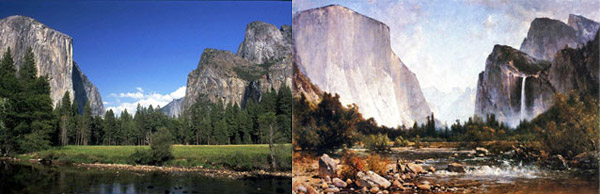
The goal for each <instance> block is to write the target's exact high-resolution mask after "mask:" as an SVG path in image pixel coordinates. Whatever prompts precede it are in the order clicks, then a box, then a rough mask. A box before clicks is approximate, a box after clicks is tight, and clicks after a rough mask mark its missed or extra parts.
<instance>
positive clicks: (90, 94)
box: [72, 62, 105, 115]
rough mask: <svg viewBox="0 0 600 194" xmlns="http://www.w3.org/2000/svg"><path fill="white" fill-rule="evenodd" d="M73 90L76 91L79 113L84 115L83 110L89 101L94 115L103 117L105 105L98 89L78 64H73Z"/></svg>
mask: <svg viewBox="0 0 600 194" xmlns="http://www.w3.org/2000/svg"><path fill="white" fill-rule="evenodd" d="M72 80H73V90H74V91H75V96H74V98H75V102H77V104H78V107H77V108H78V111H79V112H80V113H83V108H84V107H85V103H86V102H87V101H89V102H90V107H91V108H92V115H103V114H104V112H105V110H104V104H103V103H102V97H101V96H100V92H98V88H96V86H95V85H94V84H93V83H92V82H91V81H90V80H89V79H88V78H87V76H85V74H83V72H82V71H81V69H79V66H78V65H77V63H75V62H74V63H73V74H72Z"/></svg>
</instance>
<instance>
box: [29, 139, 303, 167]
mask: <svg viewBox="0 0 600 194" xmlns="http://www.w3.org/2000/svg"><path fill="white" fill-rule="evenodd" d="M136 149H150V148H149V146H63V147H54V148H51V149H49V150H44V151H39V152H35V153H29V154H22V155H19V156H17V158H19V159H50V160H55V161H59V162H64V163H104V164H134V163H133V161H131V158H130V157H129V156H130V155H131V154H133V153H134V152H135V150H136ZM173 155H174V156H175V159H174V160H171V161H169V162H167V163H166V164H165V166H173V167H199V166H202V167H203V168H210V169H232V170H238V171H249V170H270V168H269V146H268V145H264V144H260V145H259V144H251V145H174V146H173ZM276 160H277V164H278V167H279V169H278V170H279V171H286V170H291V169H292V167H291V166H292V146H291V144H285V145H281V146H278V148H277V154H276Z"/></svg>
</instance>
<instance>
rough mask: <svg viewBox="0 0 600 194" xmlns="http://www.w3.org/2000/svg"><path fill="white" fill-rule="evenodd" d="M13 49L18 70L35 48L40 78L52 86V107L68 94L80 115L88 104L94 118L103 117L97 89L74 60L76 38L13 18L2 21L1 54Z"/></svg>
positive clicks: (33, 21)
mask: <svg viewBox="0 0 600 194" xmlns="http://www.w3.org/2000/svg"><path fill="white" fill-rule="evenodd" d="M9 47H10V49H11V52H12V56H13V59H14V61H15V64H16V66H17V68H19V67H20V66H21V63H22V59H23V56H24V55H25V51H26V50H27V48H28V47H31V48H32V49H33V53H34V55H35V62H36V66H37V71H38V72H37V74H38V76H42V75H46V76H48V78H49V83H50V97H51V98H52V102H53V104H54V105H55V106H56V104H57V103H58V102H59V101H60V100H61V99H62V97H63V95H64V94H65V92H69V93H70V94H71V100H72V101H75V102H77V104H78V105H79V112H83V107H84V105H85V103H86V102H87V101H89V102H90V105H91V108H92V113H93V114H94V115H102V114H104V104H103V103H102V99H101V97H100V93H99V92H98V89H97V88H96V86H94V84H92V82H91V81H90V80H88V78H87V76H85V74H83V72H82V71H81V70H80V68H79V66H78V65H77V64H76V63H75V62H74V61H73V39H72V38H71V37H70V36H68V35H66V34H63V33H61V32H59V31H56V30H54V29H52V28H50V27H48V26H46V25H44V24H42V23H40V22H38V21H36V20H35V19H33V18H30V17H26V16H19V15H16V16H10V17H6V18H4V19H2V20H0V53H4V52H5V51H6V49H7V48H9Z"/></svg>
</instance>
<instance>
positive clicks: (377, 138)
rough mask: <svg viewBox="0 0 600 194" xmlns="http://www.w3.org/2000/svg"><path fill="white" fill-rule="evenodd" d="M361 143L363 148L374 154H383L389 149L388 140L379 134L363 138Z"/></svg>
mask: <svg viewBox="0 0 600 194" xmlns="http://www.w3.org/2000/svg"><path fill="white" fill-rule="evenodd" d="M363 143H364V144H365V148H367V149H369V150H371V151H374V152H384V151H388V150H389V149H390V139H389V138H388V137H387V135H384V134H381V133H379V134H377V135H368V136H366V137H364V139H363Z"/></svg>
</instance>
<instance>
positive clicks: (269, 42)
mask: <svg viewBox="0 0 600 194" xmlns="http://www.w3.org/2000/svg"><path fill="white" fill-rule="evenodd" d="M290 32H291V29H290V27H289V26H282V27H281V30H277V27H275V26H274V25H272V24H267V23H264V22H260V21H255V22H252V23H250V24H248V25H247V26H246V35H245V37H244V42H242V43H241V44H240V47H239V49H238V51H237V55H238V56H240V57H242V58H245V59H247V60H248V61H250V62H252V63H255V64H262V63H265V62H268V61H272V60H273V59H276V58H281V57H282V56H285V55H286V54H288V53H291V49H292V46H291V40H290V38H291V36H287V35H290V34H289V33H290Z"/></svg>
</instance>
